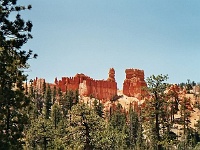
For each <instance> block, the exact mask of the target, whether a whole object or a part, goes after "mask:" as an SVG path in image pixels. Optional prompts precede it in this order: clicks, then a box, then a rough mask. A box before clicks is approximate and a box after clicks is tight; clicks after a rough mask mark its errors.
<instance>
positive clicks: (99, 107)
mask: <svg viewBox="0 0 200 150" xmlns="http://www.w3.org/2000/svg"><path fill="white" fill-rule="evenodd" d="M93 105H94V111H95V112H96V113H97V114H98V115H99V116H100V117H103V115H104V113H103V104H102V103H101V102H100V100H99V101H97V99H95V100H94V102H93Z"/></svg>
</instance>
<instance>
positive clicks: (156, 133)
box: [144, 75, 169, 149]
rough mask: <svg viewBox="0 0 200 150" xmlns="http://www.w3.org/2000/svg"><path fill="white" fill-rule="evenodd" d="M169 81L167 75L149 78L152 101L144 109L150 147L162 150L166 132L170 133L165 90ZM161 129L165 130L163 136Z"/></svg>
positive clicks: (147, 102)
mask: <svg viewBox="0 0 200 150" xmlns="http://www.w3.org/2000/svg"><path fill="white" fill-rule="evenodd" d="M167 79H168V76H167V75H158V76H154V75H152V76H150V77H149V78H147V84H148V89H147V90H148V92H149V94H150V99H148V100H147V101H146V106H145V109H144V111H145V112H144V114H145V116H144V117H145V119H146V122H145V130H146V134H147V136H148V138H149V141H150V145H151V146H152V147H154V149H161V148H162V143H163V140H164V139H163V138H162V136H163V135H164V133H165V132H167V133H168V132H169V128H168V127H169V124H168V123H167V121H168V118H167V116H166V115H167V113H166V106H167V104H166V102H167V100H166V94H165V92H164V91H165V90H166V87H167V83H165V81H166V80H167ZM161 127H162V129H163V134H162V135H161Z"/></svg>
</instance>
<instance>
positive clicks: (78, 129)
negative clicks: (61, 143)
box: [67, 103, 107, 149]
mask: <svg viewBox="0 0 200 150" xmlns="http://www.w3.org/2000/svg"><path fill="white" fill-rule="evenodd" d="M69 114H70V115H71V122H69V125H68V129H67V130H68V135H70V136H68V143H69V147H68V148H71V149H101V147H102V146H103V145H104V144H105V143H107V140H106V139H103V138H102V135H104V134H103V133H105V127H106V125H105V121H104V120H103V119H102V118H101V117H99V116H98V115H96V113H95V112H94V110H92V109H90V108H89V107H88V106H87V105H86V104H84V103H80V104H77V105H74V106H73V107H72V109H71V111H70V112H69ZM104 147H105V146H104Z"/></svg>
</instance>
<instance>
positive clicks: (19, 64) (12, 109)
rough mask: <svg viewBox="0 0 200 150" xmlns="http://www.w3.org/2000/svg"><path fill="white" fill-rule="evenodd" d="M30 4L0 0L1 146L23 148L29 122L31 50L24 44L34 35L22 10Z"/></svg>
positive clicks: (29, 22)
mask: <svg viewBox="0 0 200 150" xmlns="http://www.w3.org/2000/svg"><path fill="white" fill-rule="evenodd" d="M30 8H31V6H27V7H25V6H18V5H17V0H0V104H1V105H0V149H21V148H22V145H23V137H24V135H23V129H24V126H25V124H27V123H28V118H27V115H26V107H27V106H28V105H29V99H28V97H27V96H26V95H25V93H24V86H23V82H24V81H26V79H27V76H26V74H24V69H27V68H28V67H29V65H28V63H27V61H28V60H29V59H30V58H31V57H32V51H31V50H29V51H25V50H21V48H22V46H23V45H24V44H25V43H27V41H28V40H29V39H31V38H32V36H31V34H30V32H31V29H32V23H31V21H24V20H23V19H22V17H21V15H20V12H21V11H22V10H25V9H30ZM11 16H13V17H11ZM11 18H12V20H11ZM33 57H34V58H35V57H36V55H34V56H33Z"/></svg>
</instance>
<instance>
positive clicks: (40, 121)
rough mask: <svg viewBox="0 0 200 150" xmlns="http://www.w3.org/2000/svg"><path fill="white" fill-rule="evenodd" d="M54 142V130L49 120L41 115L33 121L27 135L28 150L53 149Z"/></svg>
mask: <svg viewBox="0 0 200 150" xmlns="http://www.w3.org/2000/svg"><path fill="white" fill-rule="evenodd" d="M53 140H54V128H53V125H52V123H51V121H50V120H49V119H46V118H45V117H44V116H42V115H40V116H39V117H38V118H37V119H34V120H32V121H31V125H30V127H29V129H28V131H27V133H26V146H25V148H26V149H44V150H47V149H51V148H52V145H53V144H52V142H53Z"/></svg>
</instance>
